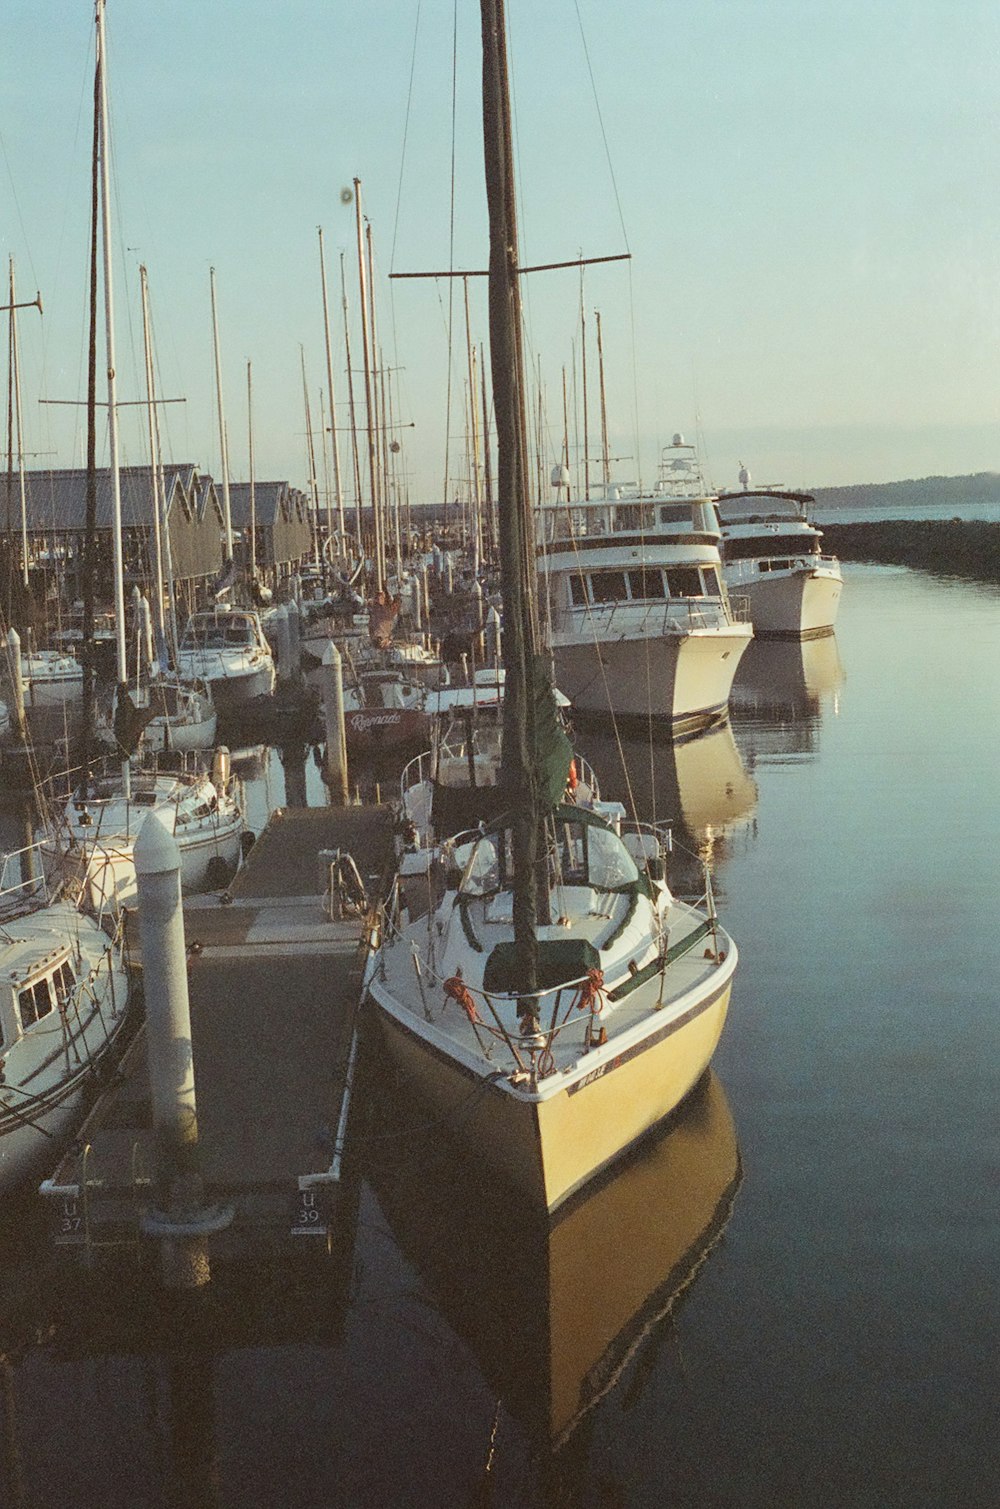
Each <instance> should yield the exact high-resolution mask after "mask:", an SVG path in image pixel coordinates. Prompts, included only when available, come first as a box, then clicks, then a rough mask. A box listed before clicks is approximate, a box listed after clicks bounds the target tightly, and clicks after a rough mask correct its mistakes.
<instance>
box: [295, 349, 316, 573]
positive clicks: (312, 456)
mask: <svg viewBox="0 0 1000 1509" xmlns="http://www.w3.org/2000/svg"><path fill="white" fill-rule="evenodd" d="M299 355H300V356H301V358H302V402H303V403H304V405H305V411H306V443H307V445H308V447H309V487H310V490H311V491H312V516H313V560H314V562H315V564H316V566H317V567H318V566H319V561H320V554H319V489H318V486H317V479H316V451H315V448H314V446H313V431H312V418H311V416H310V413H309V389H308V387H307V386H306V353H305V347H304V346H300V347H299Z"/></svg>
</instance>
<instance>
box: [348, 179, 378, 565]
mask: <svg viewBox="0 0 1000 1509" xmlns="http://www.w3.org/2000/svg"><path fill="white" fill-rule="evenodd" d="M354 211H355V222H356V228H357V235H358V282H359V285H360V297H359V303H360V305H361V351H362V357H363V361H364V373H365V418H366V422H367V426H368V480H369V482H370V484H371V499H372V516H373V523H374V529H375V550H374V555H375V590H376V592H381V591H382V590H383V588H384V586H385V577H384V574H383V567H382V538H381V529H380V521H379V503H378V462H377V460H376V457H375V409H374V401H373V399H372V369H371V346H370V341H369V332H368V293H367V279H366V275H365V242H364V230H363V226H362V216H361V179H360V178H355V180H354Z"/></svg>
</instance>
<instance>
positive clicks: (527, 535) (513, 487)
mask: <svg viewBox="0 0 1000 1509" xmlns="http://www.w3.org/2000/svg"><path fill="white" fill-rule="evenodd" d="M480 10H481V15H482V36H483V138H484V155H485V163H486V199H487V205H488V208H489V222H490V267H489V315H490V365H491V369H492V375H493V402H494V407H495V410H496V425H497V451H498V462H497V491H498V508H499V520H500V578H501V585H502V589H503V600H504V635H503V652H504V669H505V672H506V679H505V690H504V708H503V713H504V725H503V779H504V783H505V785H506V788H507V790H508V791H509V792H510V794H511V795H512V796H514V795H515V794H516V797H517V801H516V805H515V807H514V809H513V816H512V830H513V858H514V898H513V920H514V947H515V955H516V958H517V965H518V977H519V979H520V981H521V982H522V985H521V991H522V997H523V1002H522V1005H523V1010H522V1018H528V1019H531V1018H534V1019H537V1000H536V999H534V998H533V993H534V991H535V990H536V988H537V980H538V947H537V939H536V935H535V920H536V919H535V913H536V902H537V898H538V888H537V876H536V865H537V852H538V817H539V799H538V781H537V773H536V770H535V759H534V751H535V716H534V711H535V710H534V699H533V697H532V695H531V692H532V688H533V684H534V669H535V644H536V637H537V622H536V606H535V592H534V573H535V561H534V542H533V538H532V532H531V512H530V505H529V497H528V469H527V455H526V452H527V442H526V425H525V412H524V355H523V350H522V345H521V296H520V288H519V286H518V267H517V264H518V245H517V208H516V202H515V190H514V159H513V141H512V133H511V121H510V88H509V82H508V73H507V37H506V26H505V20H504V11H503V4H502V0H480Z"/></svg>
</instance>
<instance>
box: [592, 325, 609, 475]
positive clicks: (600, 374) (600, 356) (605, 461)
mask: <svg viewBox="0 0 1000 1509" xmlns="http://www.w3.org/2000/svg"><path fill="white" fill-rule="evenodd" d="M594 319H595V320H596V321H597V379H598V384H599V387H600V393H601V471H602V476H603V480H604V485H605V487H607V486H608V484H609V483H610V481H611V461H610V456H609V452H608V406H607V402H606V399H605V396H604V343H603V342H602V340H601V311H600V310H599V309H595V310H594Z"/></svg>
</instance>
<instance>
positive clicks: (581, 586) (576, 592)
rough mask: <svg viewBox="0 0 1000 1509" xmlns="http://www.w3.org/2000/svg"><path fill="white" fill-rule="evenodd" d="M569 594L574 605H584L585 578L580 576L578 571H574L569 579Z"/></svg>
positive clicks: (585, 597)
mask: <svg viewBox="0 0 1000 1509" xmlns="http://www.w3.org/2000/svg"><path fill="white" fill-rule="evenodd" d="M569 595H570V598H571V599H572V601H573V606H574V607H576V608H582V607H584V606H585V605H586V602H587V579H586V577H584V576H581V575H580V573H579V572H576V573H574V575H573V576H571V577H570V579H569Z"/></svg>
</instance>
